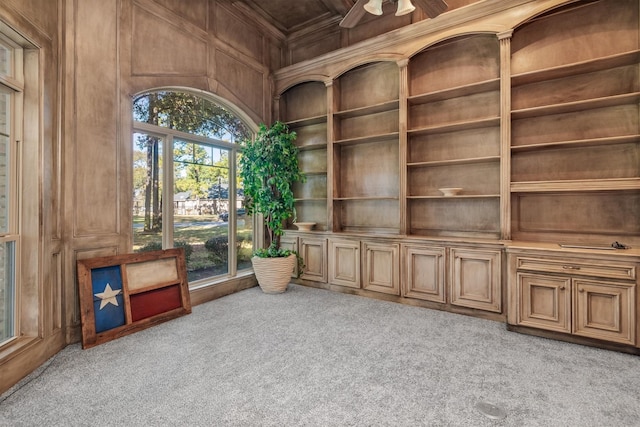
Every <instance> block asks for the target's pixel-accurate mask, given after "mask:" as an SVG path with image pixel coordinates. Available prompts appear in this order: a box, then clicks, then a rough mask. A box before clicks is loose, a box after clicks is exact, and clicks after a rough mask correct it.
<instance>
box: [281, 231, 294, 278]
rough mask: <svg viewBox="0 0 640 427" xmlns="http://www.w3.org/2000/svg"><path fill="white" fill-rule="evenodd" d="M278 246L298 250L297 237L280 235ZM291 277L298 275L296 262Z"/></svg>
mask: <svg viewBox="0 0 640 427" xmlns="http://www.w3.org/2000/svg"><path fill="white" fill-rule="evenodd" d="M280 247H281V248H282V249H288V250H290V251H296V252H298V238H297V237H294V236H282V237H281V238H280ZM291 277H298V263H296V266H295V267H294V268H293V273H292V274H291Z"/></svg>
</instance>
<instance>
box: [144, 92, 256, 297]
mask: <svg viewBox="0 0 640 427" xmlns="http://www.w3.org/2000/svg"><path fill="white" fill-rule="evenodd" d="M240 114H241V113H234V112H233V111H232V110H231V109H230V108H228V107H226V106H224V105H223V104H222V103H221V102H216V101H215V100H214V98H213V97H212V96H211V95H208V96H207V95H205V94H201V93H196V92H188V91H169V90H162V91H153V92H147V93H144V94H141V95H139V96H137V97H135V99H134V101H133V250H134V251H136V252H139V251H147V250H156V249H161V248H164V249H166V248H171V247H184V248H185V255H186V259H187V270H188V278H189V283H190V284H191V285H194V284H196V285H197V284H198V283H203V282H205V281H207V280H210V279H212V278H215V277H219V276H235V275H236V272H237V271H239V270H243V269H248V268H250V267H251V262H250V258H251V252H252V248H253V227H252V218H250V217H248V216H247V215H246V213H245V210H244V197H243V191H242V182H241V181H240V180H239V177H238V175H237V173H236V163H237V159H238V153H239V150H240V144H237V143H238V142H240V141H242V140H243V139H245V138H248V137H250V136H251V134H252V129H251V128H250V127H249V125H248V123H250V122H249V120H247V119H246V118H242V117H240ZM254 127H255V126H254Z"/></svg>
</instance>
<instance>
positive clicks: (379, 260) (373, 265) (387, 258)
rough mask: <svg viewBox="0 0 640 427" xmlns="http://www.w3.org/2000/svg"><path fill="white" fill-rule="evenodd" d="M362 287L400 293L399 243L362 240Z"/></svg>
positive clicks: (387, 292) (386, 292)
mask: <svg viewBox="0 0 640 427" xmlns="http://www.w3.org/2000/svg"><path fill="white" fill-rule="evenodd" d="M362 270H363V274H362V287H363V288H364V289H367V290H370V291H376V292H382V293H385V294H391V295H400V245H399V244H398V243H378V242H367V241H365V242H362Z"/></svg>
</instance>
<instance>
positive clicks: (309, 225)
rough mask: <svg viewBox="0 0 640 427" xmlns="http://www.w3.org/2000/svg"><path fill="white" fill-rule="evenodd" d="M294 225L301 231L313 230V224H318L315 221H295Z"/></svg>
mask: <svg viewBox="0 0 640 427" xmlns="http://www.w3.org/2000/svg"><path fill="white" fill-rule="evenodd" d="M293 225H295V226H296V227H298V230H300V231H311V230H312V229H313V226H314V225H316V223H315V222H294V223H293Z"/></svg>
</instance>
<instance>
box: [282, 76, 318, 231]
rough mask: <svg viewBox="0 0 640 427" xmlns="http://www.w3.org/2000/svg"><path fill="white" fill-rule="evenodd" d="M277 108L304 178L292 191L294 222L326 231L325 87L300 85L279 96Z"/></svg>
mask: <svg viewBox="0 0 640 427" xmlns="http://www.w3.org/2000/svg"><path fill="white" fill-rule="evenodd" d="M279 105H280V119H281V120H282V121H284V122H285V123H287V124H288V126H289V128H290V129H291V130H292V131H294V132H296V135H297V138H296V145H297V146H298V148H299V154H298V161H299V164H300V168H301V169H302V171H303V172H304V173H305V175H306V176H307V181H306V182H305V183H296V184H294V187H293V193H294V196H295V198H296V213H297V220H298V221H300V222H315V223H316V225H315V230H320V231H323V230H327V227H328V217H327V184H328V182H327V87H326V86H325V84H324V83H323V82H314V81H312V82H305V83H300V84H298V85H296V86H294V87H292V88H290V89H288V90H287V91H286V92H285V93H283V94H282V95H281V96H280V103H279ZM290 227H291V224H290Z"/></svg>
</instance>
